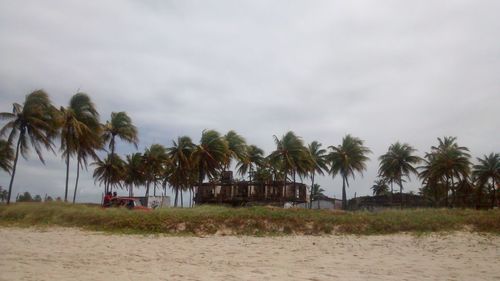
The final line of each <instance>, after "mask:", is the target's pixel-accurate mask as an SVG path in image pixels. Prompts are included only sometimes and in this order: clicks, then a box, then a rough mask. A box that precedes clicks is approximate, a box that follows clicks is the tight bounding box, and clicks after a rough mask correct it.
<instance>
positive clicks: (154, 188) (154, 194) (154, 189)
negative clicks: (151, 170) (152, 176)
mask: <svg viewBox="0 0 500 281" xmlns="http://www.w3.org/2000/svg"><path fill="white" fill-rule="evenodd" d="M153 196H156V181H155V183H154V185H153Z"/></svg>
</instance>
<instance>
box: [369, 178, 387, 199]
mask: <svg viewBox="0 0 500 281" xmlns="http://www.w3.org/2000/svg"><path fill="white" fill-rule="evenodd" d="M371 189H372V190H373V195H377V196H379V195H385V194H387V193H388V192H389V186H388V185H387V182H386V181H385V180H384V179H383V178H379V179H377V180H375V182H374V183H373V186H372V187H371Z"/></svg>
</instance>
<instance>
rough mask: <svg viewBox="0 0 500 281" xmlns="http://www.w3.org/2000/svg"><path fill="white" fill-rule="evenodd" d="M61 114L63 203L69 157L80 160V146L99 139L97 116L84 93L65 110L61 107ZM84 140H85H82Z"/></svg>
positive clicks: (65, 198)
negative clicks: (64, 165) (75, 157)
mask: <svg viewBox="0 0 500 281" xmlns="http://www.w3.org/2000/svg"><path fill="white" fill-rule="evenodd" d="M61 113H62V118H61V121H62V124H61V150H62V152H63V154H62V155H63V157H64V158H65V159H66V185H65V189H64V202H67V201H68V179H69V161H70V157H71V156H73V155H75V154H76V155H79V156H80V157H79V158H80V159H81V157H82V155H81V154H82V153H79V152H84V151H85V148H83V149H80V146H81V144H87V143H95V142H96V141H95V140H96V139H97V138H98V137H99V135H98V133H99V114H98V113H97V110H96V109H95V106H94V104H93V103H92V101H91V100H90V97H89V96H88V95H87V94H84V93H77V94H75V95H74V96H73V97H72V98H71V100H70V102H69V106H68V107H67V108H64V107H61ZM96 130H97V131H96ZM84 138H85V139H86V140H83V139H84ZM93 148H94V147H92V148H91V150H93ZM87 149H88V148H87ZM94 155H95V153H94ZM80 159H79V161H78V164H77V166H78V167H77V172H79V166H80V161H81V160H80ZM76 187H77V185H75V195H76ZM73 201H74V200H73Z"/></svg>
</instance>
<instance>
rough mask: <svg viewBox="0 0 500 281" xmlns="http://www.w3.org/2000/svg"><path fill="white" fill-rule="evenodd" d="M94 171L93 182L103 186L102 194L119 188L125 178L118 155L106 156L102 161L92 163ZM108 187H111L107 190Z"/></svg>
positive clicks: (121, 161)
mask: <svg viewBox="0 0 500 281" xmlns="http://www.w3.org/2000/svg"><path fill="white" fill-rule="evenodd" d="M92 165H94V166H95V167H96V168H95V169H94V174H93V177H94V182H99V184H103V185H104V192H105V193H106V192H108V191H111V190H112V189H113V187H115V186H116V187H121V186H122V184H121V182H122V180H123V179H124V178H125V169H124V162H123V160H122V159H121V158H120V156H118V155H108V156H107V157H106V158H105V159H104V160H100V159H99V160H97V161H96V162H94V163H92ZM108 187H111V188H110V189H108Z"/></svg>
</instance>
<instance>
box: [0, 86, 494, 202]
mask: <svg viewBox="0 0 500 281" xmlns="http://www.w3.org/2000/svg"><path fill="white" fill-rule="evenodd" d="M0 118H1V119H2V120H4V121H5V122H6V124H5V125H4V126H3V127H2V129H1V130H0V136H7V139H6V140H3V139H1V140H0V168H1V169H3V170H5V171H7V172H9V173H10V175H11V178H10V183H9V189H8V195H7V203H10V197H11V192H12V186H13V183H14V179H15V174H16V168H17V162H18V158H19V153H20V154H21V156H22V157H24V158H27V157H28V155H29V152H30V150H31V149H33V150H34V151H35V152H36V154H37V155H38V158H39V159H40V161H41V162H42V163H45V162H44V158H43V155H42V149H43V148H45V149H47V150H50V151H53V152H54V153H55V149H56V143H55V142H56V141H60V145H59V150H60V152H61V156H62V158H63V159H64V161H65V164H66V178H65V189H64V201H66V202H67V201H68V192H69V171H70V166H71V165H70V164H71V160H75V162H76V179H75V183H74V189H73V200H72V201H73V203H74V202H75V200H76V195H77V189H78V180H79V174H80V170H81V169H82V168H87V167H88V166H89V165H90V166H92V167H94V171H93V177H94V179H95V182H96V183H97V182H98V183H99V184H100V185H102V186H103V187H104V192H109V191H111V190H113V189H114V188H126V189H127V190H128V191H129V194H130V196H133V192H134V188H138V187H141V186H145V189H146V192H145V196H149V194H150V189H151V188H152V189H153V194H154V195H156V192H157V190H158V189H160V190H161V189H163V192H166V188H167V187H170V188H171V189H172V190H173V192H174V194H175V196H174V205H175V206H177V205H178V202H179V201H180V204H181V206H182V204H183V198H182V194H183V192H182V191H189V194H190V200H189V202H190V204H192V192H193V190H194V187H195V186H196V185H199V184H201V183H202V182H203V181H204V180H206V179H209V180H214V179H218V178H219V177H220V175H221V173H222V172H224V171H228V170H229V169H230V168H231V167H235V169H236V172H237V174H238V175H240V176H241V177H246V178H247V179H248V180H249V181H254V182H269V181H275V182H281V183H282V184H283V185H284V186H286V184H287V183H291V182H293V183H295V182H296V181H297V179H299V180H301V181H303V180H309V181H310V182H311V186H316V185H315V176H316V175H325V174H329V175H331V176H332V177H336V176H340V178H341V179H342V207H343V208H344V209H345V208H347V196H346V188H347V187H349V184H350V181H351V180H354V179H355V176H356V175H357V174H361V175H362V173H363V172H364V171H365V170H366V164H367V162H368V161H369V156H368V155H369V154H370V153H371V150H370V149H369V148H368V147H366V146H365V144H364V141H363V140H361V139H360V138H357V137H354V136H351V135H349V134H348V135H346V136H344V137H343V139H342V142H341V143H340V144H338V145H332V146H328V147H323V146H322V144H321V143H319V142H318V141H313V142H311V143H310V144H305V143H304V141H303V139H302V138H301V137H299V136H297V135H296V134H295V133H294V132H292V131H289V132H287V133H286V134H284V135H282V136H280V137H278V136H273V137H274V143H275V145H276V149H275V150H274V151H272V152H271V153H270V154H269V155H265V154H264V151H263V150H262V149H261V148H259V147H257V146H256V145H252V144H247V142H246V140H245V138H244V137H242V136H241V135H239V134H238V133H236V132H235V131H233V130H231V131H229V132H227V133H226V134H224V135H222V134H220V133H219V132H217V131H215V130H204V131H203V132H202V134H201V138H200V141H199V143H197V144H196V143H194V142H193V141H192V140H191V138H190V137H188V136H181V137H178V138H177V139H176V140H173V141H172V144H171V145H170V146H169V147H165V146H163V145H161V144H152V145H151V146H149V147H147V148H146V149H145V151H144V152H136V153H131V154H129V155H125V156H124V157H123V158H122V157H121V156H120V155H118V154H117V153H116V150H115V147H116V142H117V141H119V140H121V141H124V142H127V143H130V144H133V145H134V146H135V147H136V148H137V145H138V143H139V138H138V132H137V128H136V127H135V125H134V124H133V122H132V120H131V118H130V117H129V116H128V115H127V113H126V112H113V113H111V117H110V120H108V121H106V122H105V123H101V121H100V116H99V113H98V112H97V110H96V106H95V104H94V103H93V102H92V100H91V98H90V97H89V96H88V95H87V94H85V93H77V94H75V95H74V96H72V97H71V99H70V101H69V104H68V106H66V107H60V108H57V107H56V106H54V105H53V104H52V102H51V100H50V98H49V96H48V95H47V93H46V92H44V91H43V90H37V91H34V92H32V93H31V94H29V95H27V96H26V98H25V100H24V102H23V104H19V103H14V104H13V106H12V112H2V113H0ZM99 151H105V152H106V156H105V157H104V158H103V159H101V158H100V157H99V156H98V154H97V152H99ZM476 160H477V164H475V165H473V164H472V162H471V156H470V154H469V150H468V149H467V148H466V147H462V146H459V145H458V144H457V141H456V138H454V137H444V138H438V145H437V146H433V147H431V150H430V152H428V153H426V154H425V157H424V158H421V157H419V156H417V155H416V149H414V148H413V147H412V146H411V145H409V144H407V143H400V142H396V143H394V144H392V145H391V146H390V147H389V149H388V151H387V152H386V153H385V154H383V155H382V156H380V157H379V162H380V164H379V170H378V175H379V178H378V179H377V180H376V181H375V184H374V186H373V187H372V189H373V191H374V194H383V193H386V192H388V190H389V186H390V190H391V193H392V192H393V187H394V184H395V185H396V186H397V187H399V191H400V194H402V191H403V183H404V182H405V181H406V180H409V179H410V176H411V175H412V174H414V175H416V176H417V177H418V178H419V179H420V180H421V182H422V188H421V190H420V192H421V193H422V194H423V195H424V196H426V197H427V198H429V200H432V201H433V202H434V203H435V205H436V206H449V207H453V206H459V205H466V206H470V205H471V204H470V202H468V201H467V200H469V201H470V199H469V198H470V196H468V195H470V194H476V197H477V198H479V197H480V198H484V197H490V198H491V206H492V207H493V206H496V200H497V194H496V190H497V189H498V183H499V179H500V154H499V153H491V154H489V155H485V156H484V157H483V158H477V159H476ZM90 161H92V162H91V163H89V162H90ZM179 191H181V192H180V198H179ZM310 193H311V198H312V197H313V195H314V194H315V193H316V192H315V191H314V188H310ZM464 195H465V196H464ZM179 199H180V200H179ZM466 201H467V202H466ZM310 206H311V205H310ZM310 206H309V207H310Z"/></svg>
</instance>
